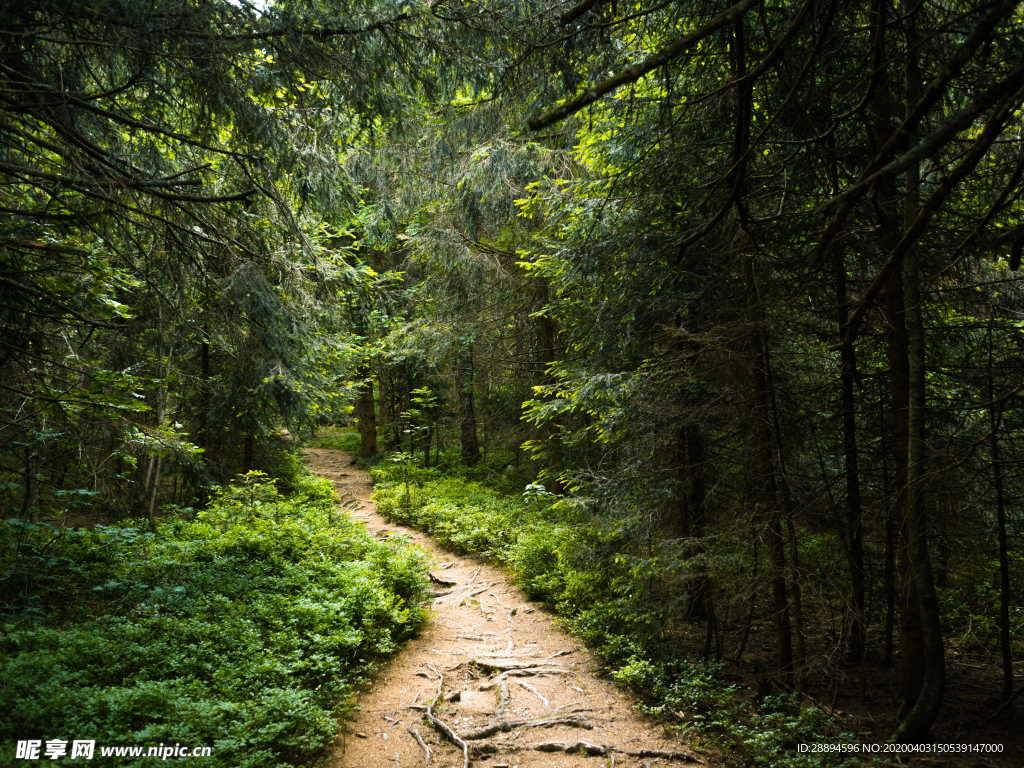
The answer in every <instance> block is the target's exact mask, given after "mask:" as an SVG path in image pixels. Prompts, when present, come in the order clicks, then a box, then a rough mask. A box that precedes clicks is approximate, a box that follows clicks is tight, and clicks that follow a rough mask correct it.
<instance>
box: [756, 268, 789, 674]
mask: <svg viewBox="0 0 1024 768" xmlns="http://www.w3.org/2000/svg"><path fill="white" fill-rule="evenodd" d="M744 272H745V275H746V286H747V323H748V327H749V337H750V357H751V363H752V371H751V373H752V376H753V382H754V430H755V433H756V436H757V451H758V464H759V467H758V469H759V471H760V473H761V478H762V481H763V483H764V485H763V490H764V520H765V523H766V525H767V528H768V554H769V558H770V560H771V566H772V569H771V570H772V572H771V583H772V598H773V602H774V608H775V634H776V638H777V641H778V654H779V669H780V671H781V673H782V675H783V677H784V678H785V680H786V682H787V683H789V682H790V681H791V679H792V676H793V638H792V632H791V629H790V620H789V598H788V595H787V594H786V555H785V552H784V550H783V540H782V525H781V521H780V520H779V502H778V492H777V489H776V486H775V467H774V466H773V461H772V445H771V430H770V427H769V423H768V418H769V415H768V394H767V389H768V388H767V384H766V381H765V370H764V350H763V349H762V347H761V322H760V316H759V315H760V313H759V309H758V299H757V287H756V285H755V283H754V257H753V256H752V255H751V254H750V253H747V254H745V255H744Z"/></svg>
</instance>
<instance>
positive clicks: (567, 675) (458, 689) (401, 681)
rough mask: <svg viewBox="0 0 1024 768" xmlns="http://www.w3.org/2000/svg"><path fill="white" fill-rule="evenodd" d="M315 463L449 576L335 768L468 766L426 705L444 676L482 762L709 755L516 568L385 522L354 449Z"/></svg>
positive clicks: (385, 531)
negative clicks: (665, 724)
mask: <svg viewBox="0 0 1024 768" xmlns="http://www.w3.org/2000/svg"><path fill="white" fill-rule="evenodd" d="M306 461H307V464H308V466H309V468H310V469H312V470H313V471H314V472H316V473H317V474H318V475H320V476H322V477H325V478H328V479H330V480H332V481H333V482H334V487H335V489H336V490H337V491H338V493H339V495H341V496H342V501H343V503H344V502H346V501H347V502H353V503H357V505H356V506H354V507H353V508H352V509H351V511H350V514H351V515H352V516H353V517H354V518H355V519H357V520H360V521H362V522H363V523H365V525H366V526H367V528H369V530H370V531H372V532H373V533H374V534H375V535H377V536H378V537H381V538H384V537H387V536H391V535H396V534H398V535H405V536H409V537H410V538H411V539H412V540H413V541H415V542H416V543H417V544H419V545H420V546H422V547H423V548H424V549H426V550H428V551H429V552H430V553H431V554H432V556H433V567H432V569H431V573H432V574H433V575H434V576H435V577H436V578H437V579H438V580H439V581H442V582H445V583H441V584H439V583H435V585H434V594H435V599H434V605H433V608H432V612H431V619H430V621H429V622H428V623H427V624H426V626H424V628H423V629H422V630H421V631H420V633H419V635H417V636H416V637H415V638H413V639H412V640H411V641H409V642H408V643H407V644H406V646H405V647H404V648H403V649H402V651H401V652H400V653H399V654H398V655H397V656H396V657H395V658H394V659H393V660H392V661H391V662H390V663H389V664H388V665H387V666H386V667H384V669H383V670H382V671H381V672H380V673H378V675H377V677H376V679H375V681H374V684H373V687H372V689H371V690H370V691H368V692H367V693H365V694H363V695H362V696H361V697H360V699H359V706H360V707H361V710H360V712H359V715H358V718H357V720H356V721H355V722H354V723H350V724H348V725H346V727H344V728H343V731H342V733H341V734H340V735H339V737H338V741H337V746H336V749H335V752H334V756H333V762H332V768H396V767H397V768H413V767H414V766H417V767H418V766H425V765H427V763H426V752H425V750H424V748H423V747H424V746H425V747H427V748H429V750H430V758H431V759H430V762H429V765H430V766H436V768H447V767H449V766H450V767H451V768H462V766H463V764H464V762H463V761H464V757H463V754H462V750H461V749H459V748H458V747H456V746H455V745H454V744H453V743H452V741H451V740H450V739H448V738H446V737H444V736H442V735H441V733H439V732H438V730H436V729H434V728H431V726H430V725H428V724H427V722H426V720H425V715H426V714H427V713H426V712H425V711H424V704H425V703H427V702H430V701H432V700H434V699H435V697H436V696H437V693H438V686H439V685H440V690H441V695H442V697H443V699H444V701H443V703H441V704H440V705H439V706H436V707H434V708H433V710H432V711H433V714H434V715H435V716H436V717H437V718H438V720H440V721H441V722H442V723H444V724H446V725H447V726H449V727H450V728H451V729H452V730H453V731H454V732H455V734H456V735H458V736H459V737H460V738H462V739H464V740H465V743H466V744H467V747H468V749H469V755H470V760H471V764H472V765H473V766H475V767H477V768H502V767H503V766H504V767H505V768H514V767H515V766H519V768H539V767H540V766H544V767H545V768H583V767H584V766H586V768H604V766H620V767H621V768H646V767H648V766H649V767H650V768H655V766H662V768H668V767H669V766H681V765H684V764H686V763H693V762H703V761H702V760H698V759H696V758H695V757H693V756H691V754H690V751H689V750H688V749H687V748H686V747H685V745H683V744H682V743H680V741H679V740H678V739H676V738H672V737H670V736H668V735H667V734H666V732H665V731H664V729H663V728H661V727H660V726H659V725H658V724H657V723H656V722H654V721H652V720H651V719H650V718H646V717H643V716H641V715H638V714H637V713H635V712H634V711H633V710H632V704H633V702H632V700H631V699H630V698H629V697H628V696H626V695H625V694H624V693H623V692H622V691H620V690H619V689H618V688H616V687H615V686H614V685H613V684H612V683H611V682H610V681H609V680H607V679H604V678H602V676H601V669H600V666H599V664H598V663H597V662H596V661H595V659H593V658H592V657H591V656H590V654H589V653H587V652H586V651H585V650H584V649H583V647H582V645H581V644H580V643H579V642H578V641H577V640H576V639H575V638H572V637H569V636H568V635H566V634H565V633H563V632H562V631H560V630H559V629H557V628H555V627H553V626H552V616H551V615H550V614H549V613H548V612H547V611H546V610H544V609H543V608H542V607H541V606H540V605H538V604H531V603H530V602H529V601H528V600H527V598H526V597H525V595H524V594H523V593H522V592H521V591H520V590H519V588H518V587H516V586H514V585H513V584H512V580H511V577H510V576H509V575H508V574H506V573H505V572H504V571H502V570H501V569H499V568H496V567H494V566H490V565H488V564H486V563H484V562H483V561H481V560H480V559H479V558H475V557H472V556H465V555H455V554H453V553H451V552H449V551H447V550H445V549H444V548H442V547H441V546H440V545H439V544H437V542H435V541H434V540H433V539H432V538H430V537H429V536H427V535H426V534H424V533H421V532H419V531H415V530H413V529H410V528H405V527H403V526H399V525H392V524H391V523H388V522H386V521H385V520H384V518H382V517H381V516H380V515H379V514H378V513H377V510H376V507H375V506H374V505H373V504H372V503H371V502H370V501H369V498H370V492H371V490H372V489H371V485H370V478H369V475H368V474H367V473H366V472H365V471H363V470H361V469H359V468H357V467H355V466H353V465H352V457H351V454H349V453H348V452H346V451H341V450H332V449H325V448H309V449H306ZM448 582H452V583H451V584H449V583H448ZM410 729H411V731H412V732H416V733H418V734H419V737H420V739H421V740H422V744H420V743H418V741H417V738H416V737H415V736H414V735H413V733H412V732H411V731H410ZM581 742H582V744H581ZM538 745H548V746H545V747H542V749H546V750H554V751H540V750H538V749H537V746H538ZM567 748H568V749H571V752H566V751H563V750H565V749H567ZM584 750H589V751H590V752H591V753H595V754H593V756H587V755H585V754H583V751H584ZM658 752H661V753H674V755H672V756H671V757H666V756H664V755H659V754H657V753H658ZM630 753H632V754H630Z"/></svg>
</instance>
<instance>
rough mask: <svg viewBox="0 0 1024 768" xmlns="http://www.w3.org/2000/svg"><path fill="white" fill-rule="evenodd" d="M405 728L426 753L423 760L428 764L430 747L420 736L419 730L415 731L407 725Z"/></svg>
mask: <svg viewBox="0 0 1024 768" xmlns="http://www.w3.org/2000/svg"><path fill="white" fill-rule="evenodd" d="M405 730H407V731H408V732H409V733H411V734H412V737H413V738H414V739H416V743H417V744H419V745H420V747H422V749H423V752H424V753H425V754H426V757H425V758H424V760H423V762H424V763H426V764H427V765H430V747H428V746H427V742H425V741H424V740H423V737H422V736H420V732H419V731H417V730H416V729H415V728H413V727H412V726H409V727H408V728H406V729H405Z"/></svg>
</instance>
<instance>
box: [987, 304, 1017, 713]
mask: <svg viewBox="0 0 1024 768" xmlns="http://www.w3.org/2000/svg"><path fill="white" fill-rule="evenodd" d="M988 399H989V401H990V402H991V401H993V400H995V399H996V388H995V381H994V377H993V375H992V322H991V321H989V326H988ZM1002 416H1003V413H1002V406H1000V407H999V408H996V407H994V406H993V407H991V408H990V409H989V419H990V420H991V425H992V442H991V443H990V445H991V446H992V448H991V451H992V482H993V483H994V484H995V489H996V539H997V540H998V544H999V651H1000V656H1001V657H1002V662H1003V690H1002V693H1001V699H1002V700H1003V701H1009V700H1010V697H1011V696H1013V652H1012V647H1011V645H1010V563H1009V558H1008V556H1007V547H1006V499H1005V496H1004V493H1003V467H1002V461H1001V460H1000V457H999V425H1000V422H1001V421H1002Z"/></svg>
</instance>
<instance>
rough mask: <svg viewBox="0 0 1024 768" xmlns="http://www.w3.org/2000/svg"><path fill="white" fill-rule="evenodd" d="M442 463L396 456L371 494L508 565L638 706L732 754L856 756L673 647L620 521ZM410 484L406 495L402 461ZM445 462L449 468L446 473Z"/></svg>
mask: <svg viewBox="0 0 1024 768" xmlns="http://www.w3.org/2000/svg"><path fill="white" fill-rule="evenodd" d="M440 464H441V468H440V469H438V468H430V469H424V468H422V467H420V466H418V465H416V464H414V463H413V462H411V461H409V460H408V457H406V460H405V461H403V460H402V458H401V457H399V458H398V460H397V461H382V462H380V463H378V464H377V465H376V466H375V467H374V468H373V469H372V470H371V475H372V476H373V478H374V480H375V482H376V486H375V489H374V492H373V499H374V501H375V502H376V503H377V508H378V510H379V511H380V512H381V514H383V515H384V516H385V517H386V518H388V519H389V520H392V521H394V522H397V523H402V524H405V525H410V526H414V527H417V528H420V529H422V530H425V531H428V532H429V533H430V534H431V535H433V536H434V537H435V538H437V539H438V540H439V541H440V542H442V543H443V544H445V545H447V546H449V547H452V548H453V549H455V550H457V551H459V552H475V553H479V554H481V555H484V556H485V557H488V558H490V559H492V560H495V561H497V562H499V563H502V564H504V565H506V566H508V567H510V568H511V569H512V570H513V571H514V573H515V576H516V581H517V582H518V583H519V584H520V585H521V586H522V587H523V588H524V589H526V591H527V592H528V593H529V594H530V596H531V597H533V598H536V599H541V600H544V601H545V602H546V603H548V604H549V605H551V606H552V607H554V608H555V609H556V610H557V611H558V612H559V613H560V614H561V615H562V616H563V620H564V624H565V626H566V627H567V628H568V629H569V630H570V631H571V632H573V633H574V634H577V635H579V636H581V637H582V638H583V639H584V640H585V641H586V642H587V643H588V645H590V646H591V647H592V648H594V649H595V650H596V651H597V652H598V653H600V654H601V656H602V657H603V658H604V660H605V661H606V663H607V664H608V666H609V667H610V668H611V670H612V673H613V675H614V676H615V677H616V679H618V680H619V681H620V682H622V683H623V684H625V685H628V686H629V687H630V688H632V689H633V691H634V692H635V693H636V694H637V695H639V696H640V697H641V702H640V704H639V705H638V708H639V709H641V710H642V711H644V712H646V713H648V714H651V715H654V716H657V717H660V718H662V719H663V720H665V721H666V723H668V724H671V725H672V726H674V727H675V728H676V729H677V730H679V731H680V732H684V733H686V734H688V735H689V738H690V740H691V743H694V744H695V745H697V746H701V745H706V746H711V747H715V748H718V749H725V750H727V752H728V753H730V754H732V755H733V756H735V758H736V759H737V761H738V764H740V765H756V766H758V767H759V768H812V767H814V768H824V767H825V766H828V767H829V768H834V767H836V766H843V765H858V764H859V763H858V761H856V760H853V759H850V758H848V757H843V756H840V754H839V753H838V752H836V753H831V754H829V753H825V754H822V753H815V754H800V753H798V752H797V745H798V744H822V743H825V742H832V743H837V744H838V743H852V742H855V741H857V740H856V738H855V737H853V736H851V735H850V734H842V733H840V732H839V731H838V729H837V727H836V726H835V724H834V723H833V722H832V721H831V720H830V719H829V718H828V717H827V716H826V714H825V713H824V712H822V711H821V710H820V709H817V708H814V707H811V708H805V707H801V706H800V705H799V704H798V703H797V701H796V700H795V699H794V697H791V696H774V697H766V698H765V699H764V700H763V701H762V702H761V704H760V706H758V707H757V708H756V711H752V708H751V707H750V706H749V705H746V704H744V703H743V702H741V701H740V700H739V698H738V697H737V695H736V690H735V689H734V688H733V687H730V686H728V685H726V684H725V683H724V682H722V681H721V679H720V678H719V676H718V671H719V669H720V667H721V665H720V664H706V663H704V662H700V661H697V662H691V661H689V660H685V659H680V658H679V656H678V652H677V650H676V649H674V648H673V647H672V645H671V644H670V643H669V642H667V641H666V640H665V639H664V637H663V634H662V632H661V628H662V626H663V623H662V618H663V616H659V612H658V610H657V609H652V607H651V602H650V596H649V593H647V592H646V591H645V590H644V589H643V588H642V585H643V583H644V582H645V581H646V579H645V574H642V573H638V571H637V562H636V561H635V560H632V559H631V558H629V557H627V556H625V555H622V554H621V553H617V552H616V551H617V548H616V546H615V541H616V533H615V532H614V531H613V530H609V529H607V528H602V527H601V526H599V525H597V524H596V523H595V520H593V519H588V518H587V516H586V515H585V514H584V512H583V511H582V508H581V507H580V505H579V504H578V503H577V502H576V501H574V500H572V499H571V498H569V499H563V500H555V499H554V497H552V496H551V495H550V494H546V493H545V492H544V491H543V489H541V488H540V487H539V486H530V487H528V488H527V492H526V493H524V494H522V495H518V494H516V495H511V494H508V493H501V492H499V491H497V490H495V489H493V488H491V487H488V486H487V485H483V484H481V483H479V482H474V481H472V480H469V479H467V478H466V477H464V476H460V475H461V474H465V473H471V474H472V475H473V476H476V477H486V476H487V475H488V473H489V472H490V473H491V478H492V481H494V482H496V483H497V484H501V485H504V484H505V483H504V478H503V477H502V475H501V474H500V470H498V469H497V463H495V466H494V467H493V468H488V467H487V466H485V465H484V466H482V465H478V466H476V467H474V468H472V469H470V470H465V469H463V468H460V467H459V465H458V459H457V456H451V455H448V454H445V455H444V456H443V457H442V459H441V461H440ZM406 471H408V473H409V475H408V479H409V486H408V487H409V491H408V494H409V495H408V499H407V497H406V493H407V491H406V487H407V486H406V481H405V480H406V478H405V472H406ZM448 473H450V474H448Z"/></svg>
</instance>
